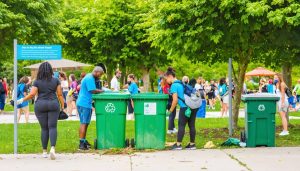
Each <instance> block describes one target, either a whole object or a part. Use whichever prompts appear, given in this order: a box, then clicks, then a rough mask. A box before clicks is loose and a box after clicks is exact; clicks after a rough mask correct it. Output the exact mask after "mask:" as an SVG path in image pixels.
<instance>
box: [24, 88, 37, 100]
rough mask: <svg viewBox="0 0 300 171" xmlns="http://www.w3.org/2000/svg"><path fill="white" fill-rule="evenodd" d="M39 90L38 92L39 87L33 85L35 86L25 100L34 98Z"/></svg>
mask: <svg viewBox="0 0 300 171" xmlns="http://www.w3.org/2000/svg"><path fill="white" fill-rule="evenodd" d="M37 92H38V88H37V87H34V86H33V87H32V88H31V91H30V93H29V94H28V95H27V96H25V97H24V98H23V101H28V100H30V99H33V98H34V97H35V96H36V94H37ZM24 95H25V94H24Z"/></svg>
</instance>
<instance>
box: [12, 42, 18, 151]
mask: <svg viewBox="0 0 300 171" xmlns="http://www.w3.org/2000/svg"><path fill="white" fill-rule="evenodd" d="M17 44H18V42H17V39H14V97H13V98H14V154H17V153H18V112H17V98H18V97H17V95H18V92H17V91H16V90H17V89H18V60H17V55H18V52H17Z"/></svg>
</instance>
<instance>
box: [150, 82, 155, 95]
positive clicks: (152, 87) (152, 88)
mask: <svg viewBox="0 0 300 171" xmlns="http://www.w3.org/2000/svg"><path fill="white" fill-rule="evenodd" d="M150 84H151V91H152V92H154V80H153V79H150Z"/></svg>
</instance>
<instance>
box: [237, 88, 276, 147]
mask: <svg viewBox="0 0 300 171" xmlns="http://www.w3.org/2000/svg"><path fill="white" fill-rule="evenodd" d="M242 100H243V101H244V102H245V132H242V133H241V140H242V142H246V146H247V147H257V146H268V147H274V146H275V114H276V102H277V101H278V100H279V97H277V96H276V95H274V94H268V93H256V94H249V95H244V96H242Z"/></svg>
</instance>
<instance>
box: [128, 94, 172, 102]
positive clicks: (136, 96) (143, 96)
mask: <svg viewBox="0 0 300 171" xmlns="http://www.w3.org/2000/svg"><path fill="white" fill-rule="evenodd" d="M131 97H132V99H136V100H143V99H148V100H149V99H150V100H155V99H159V100H160V99H163V100H165V99H169V95H167V94H156V93H140V94H134V95H132V96H131Z"/></svg>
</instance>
